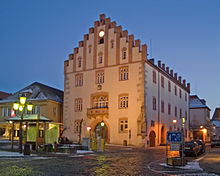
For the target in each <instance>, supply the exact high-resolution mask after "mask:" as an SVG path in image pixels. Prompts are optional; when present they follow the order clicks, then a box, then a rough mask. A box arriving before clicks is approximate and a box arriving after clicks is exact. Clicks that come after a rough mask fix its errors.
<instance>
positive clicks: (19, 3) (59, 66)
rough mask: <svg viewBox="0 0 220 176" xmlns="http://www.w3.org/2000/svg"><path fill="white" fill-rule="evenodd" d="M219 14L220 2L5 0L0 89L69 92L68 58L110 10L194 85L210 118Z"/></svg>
mask: <svg viewBox="0 0 220 176" xmlns="http://www.w3.org/2000/svg"><path fill="white" fill-rule="evenodd" d="M219 9H220V0H142V1H141V0H137V1H133V0H130V1H129V0H126V1H123V0H117V1H115V0H109V1H105V0H102V1H100V0H93V1H91V0H87V1H86V0H81V1H79V0H78V1H76V0H63V1H61V0H35V1H34V0H0V60H1V62H0V63H1V67H0V75H1V76H0V91H5V92H9V93H14V92H16V91H18V90H20V89H21V88H24V87H25V86H28V85H29V84H31V83H33V82H35V81H37V82H41V83H43V84H46V85H49V86H52V87H55V88H58V89H61V90H63V88H64V74H63V68H64V66H63V65H64V61H65V60H67V59H68V55H69V54H70V53H72V52H73V48H74V47H77V46H78V42H79V41H81V40H83V35H84V34H87V33H88V31H89V28H90V27H93V25H94V21H96V20H98V19H99V15H100V14H102V13H105V14H106V17H110V18H111V20H112V21H116V23H117V25H121V26H122V29H123V30H128V33H129V34H134V37H135V39H140V40H141V43H142V44H147V45H148V48H149V49H151V50H150V51H149V54H150V55H149V57H154V58H155V61H156V62H157V61H158V60H162V63H165V64H166V66H169V67H170V69H174V72H177V73H178V76H182V79H186V81H187V82H190V84H191V94H192V95H193V94H197V95H198V96H199V97H200V98H204V99H205V100H206V101H207V105H208V106H209V107H210V108H211V110H212V111H211V115H212V114H213V112H214V109H215V108H216V107H219V106H220V10H219ZM150 43H151V45H150ZM149 57H148V58H149Z"/></svg>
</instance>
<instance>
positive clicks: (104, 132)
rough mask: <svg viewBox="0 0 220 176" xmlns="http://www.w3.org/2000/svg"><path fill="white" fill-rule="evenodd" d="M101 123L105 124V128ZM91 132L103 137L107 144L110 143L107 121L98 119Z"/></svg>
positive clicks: (94, 122) (92, 125)
mask: <svg viewBox="0 0 220 176" xmlns="http://www.w3.org/2000/svg"><path fill="white" fill-rule="evenodd" d="M101 122H104V126H101ZM91 131H92V134H93V135H95V136H96V137H97V136H101V137H102V138H103V139H105V142H106V143H110V131H109V125H108V123H107V122H106V121H105V120H100V119H96V120H95V121H93V123H92V124H91Z"/></svg>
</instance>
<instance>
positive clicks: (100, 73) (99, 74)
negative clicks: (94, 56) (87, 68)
mask: <svg viewBox="0 0 220 176" xmlns="http://www.w3.org/2000/svg"><path fill="white" fill-rule="evenodd" d="M104 78H105V75H104V71H103V70H101V71H97V72H96V84H103V83H104Z"/></svg>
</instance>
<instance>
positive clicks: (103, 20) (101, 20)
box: [99, 14, 105, 24]
mask: <svg viewBox="0 0 220 176" xmlns="http://www.w3.org/2000/svg"><path fill="white" fill-rule="evenodd" d="M99 19H100V22H101V24H105V14H101V15H100V16H99Z"/></svg>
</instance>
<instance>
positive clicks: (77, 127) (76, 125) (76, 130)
mask: <svg viewBox="0 0 220 176" xmlns="http://www.w3.org/2000/svg"><path fill="white" fill-rule="evenodd" d="M80 123H81V121H80V120H75V121H74V133H79V132H80Z"/></svg>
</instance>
